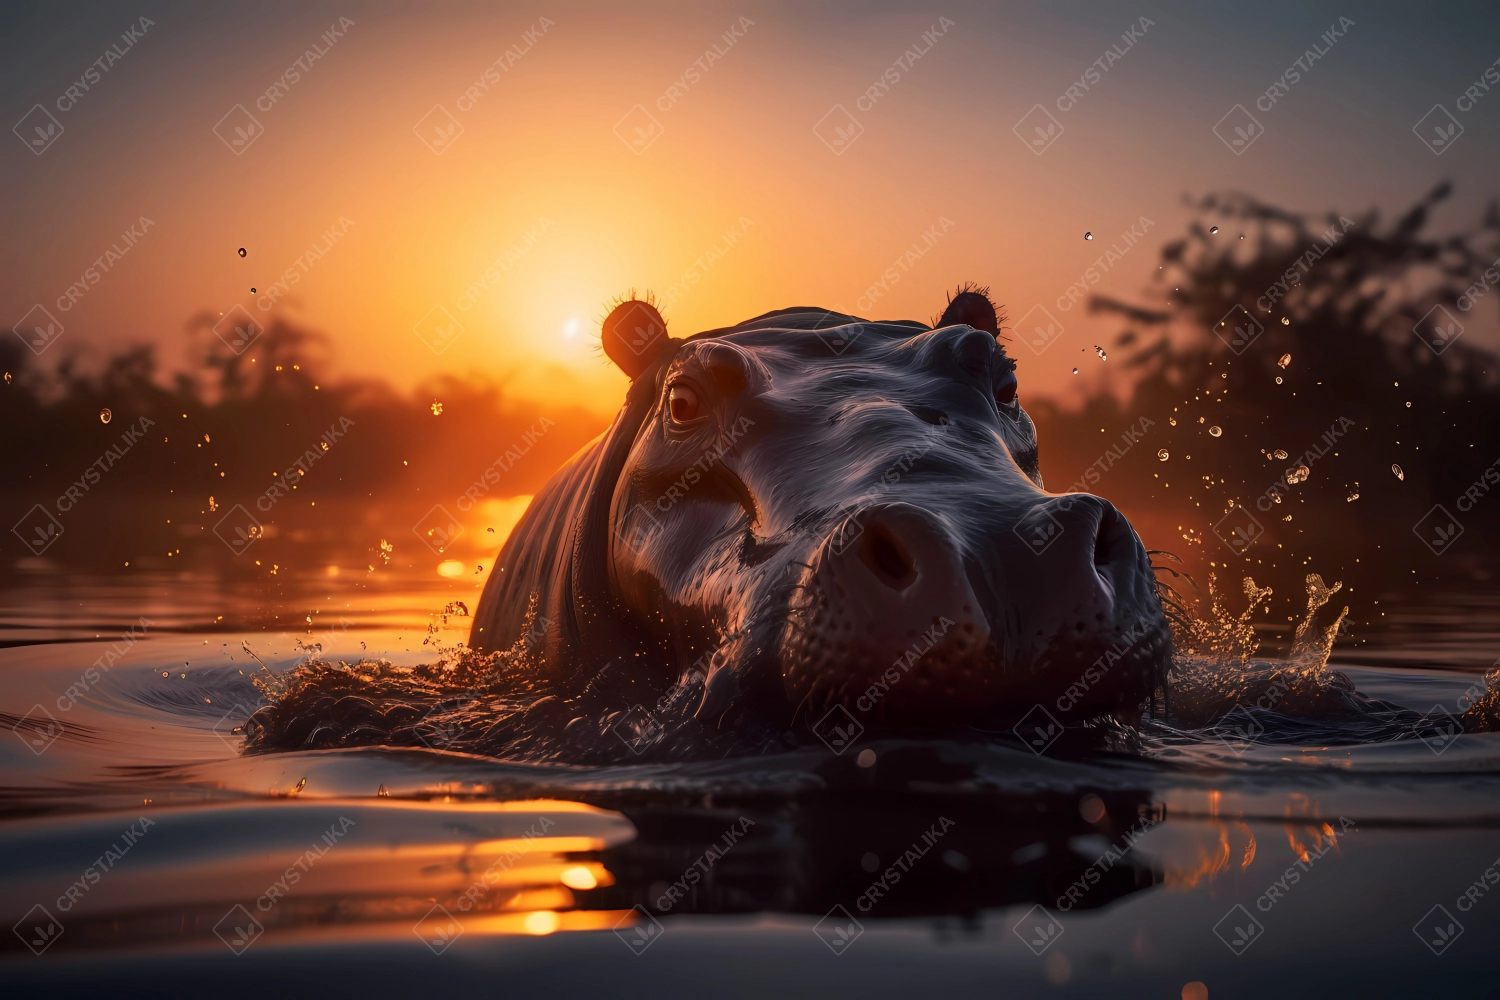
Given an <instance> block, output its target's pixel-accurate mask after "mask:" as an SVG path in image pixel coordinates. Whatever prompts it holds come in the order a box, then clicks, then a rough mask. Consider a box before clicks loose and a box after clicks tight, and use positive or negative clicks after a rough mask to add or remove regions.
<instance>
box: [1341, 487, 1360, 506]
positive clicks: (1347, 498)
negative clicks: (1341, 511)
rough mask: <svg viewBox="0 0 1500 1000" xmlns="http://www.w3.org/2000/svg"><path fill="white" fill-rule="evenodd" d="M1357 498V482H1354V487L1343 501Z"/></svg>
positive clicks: (1352, 500) (1351, 501) (1348, 501)
mask: <svg viewBox="0 0 1500 1000" xmlns="http://www.w3.org/2000/svg"><path fill="white" fill-rule="evenodd" d="M1358 499H1359V484H1358V483H1355V484H1354V489H1352V490H1350V491H1349V495H1348V496H1346V497H1345V498H1344V502H1345V503H1353V502H1354V501H1356V500H1358Z"/></svg>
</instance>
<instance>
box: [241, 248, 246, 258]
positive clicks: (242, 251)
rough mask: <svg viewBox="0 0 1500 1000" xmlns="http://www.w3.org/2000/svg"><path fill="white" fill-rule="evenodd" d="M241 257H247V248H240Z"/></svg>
mask: <svg viewBox="0 0 1500 1000" xmlns="http://www.w3.org/2000/svg"><path fill="white" fill-rule="evenodd" d="M240 256H241V257H243V256H245V248H244V247H240Z"/></svg>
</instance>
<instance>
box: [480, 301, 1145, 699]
mask: <svg viewBox="0 0 1500 1000" xmlns="http://www.w3.org/2000/svg"><path fill="white" fill-rule="evenodd" d="M602 337H603V345H604V350H605V353H606V354H607V355H608V356H609V357H610V359H611V360H612V361H614V362H615V363H616V364H617V365H618V366H619V367H620V368H621V369H622V370H623V371H624V372H625V373H626V374H627V375H628V376H630V378H631V379H632V384H631V386H630V389H629V392H628V394H627V397H626V401H625V404H624V406H623V408H622V409H621V410H620V413H619V414H618V415H617V416H616V418H615V420H614V422H613V424H612V425H611V426H610V428H609V429H608V431H606V432H605V433H604V434H603V435H602V436H601V437H599V438H598V439H596V440H595V441H594V442H592V443H591V444H589V445H588V446H586V447H585V448H584V449H583V450H581V451H580V452H579V453H578V454H577V455H576V456H574V457H573V458H572V459H571V460H570V461H569V462H568V463H567V465H566V466H564V467H563V468H562V469H561V470H560V471H559V472H558V473H557V474H556V476H554V477H553V479H552V480H551V481H550V482H549V483H548V484H547V486H546V487H545V488H544V489H543V490H542V491H541V492H540V493H538V495H537V496H536V499H535V500H534V501H533V503H532V505H531V507H530V509H529V510H528V511H527V512H526V514H525V516H524V517H523V518H522V520H521V521H520V523H519V524H518V525H517V527H516V528H515V530H514V532H513V533H512V534H511V536H510V537H509V539H508V540H507V542H506V543H505V546H504V548H503V550H502V551H501V553H500V556H499V559H498V561H497V563H496V568H495V571H494V572H493V573H492V574H491V576H490V578H489V580H488V582H487V584H486V586H485V589H484V592H483V596H482V598H481V600H480V603H479V606H478V608H477V609H476V612H475V620H474V625H473V628H472V631H471V638H470V643H471V645H472V646H473V647H475V648H476V649H479V650H503V649H506V648H510V647H512V646H513V645H514V644H515V643H516V642H517V641H518V639H520V638H521V637H522V636H523V634H526V633H530V634H532V635H536V636H539V637H540V641H539V643H538V645H537V647H536V648H537V654H538V655H537V660H538V663H539V666H538V667H537V669H540V670H542V671H544V672H545V673H546V674H547V675H548V677H549V679H550V681H551V682H552V683H553V684H555V685H556V687H557V689H559V690H562V691H567V690H579V689H582V688H584V687H585V686H587V685H588V684H589V683H590V682H591V680H592V679H593V678H594V677H595V676H596V675H597V674H598V673H599V672H600V671H601V669H604V668H606V667H607V668H608V669H609V670H612V671H616V672H618V671H625V672H628V673H629V674H630V675H631V676H633V677H639V678H644V679H646V680H648V681H649V685H650V687H651V688H652V689H655V690H661V689H665V688H667V687H669V686H671V685H672V684H674V683H677V682H679V681H681V680H682V679H683V678H685V677H688V676H689V675H693V674H701V675H705V676H704V677H703V683H702V684H701V690H702V694H701V697H699V696H698V695H697V691H696V689H695V691H694V700H695V703H696V704H695V713H696V716H697V718H698V719H699V720H701V721H704V722H707V723H709V724H711V725H717V726H719V727H721V728H722V727H725V726H730V725H734V724H736V723H738V722H743V721H745V720H746V719H750V718H755V719H759V720H762V721H764V722H766V723H768V724H770V725H771V726H773V727H786V726H791V725H795V724H797V723H798V722H799V721H800V722H801V723H803V724H806V723H807V722H808V721H809V720H810V719H816V718H818V717H819V716H822V715H823V714H824V713H826V712H827V711H829V710H830V709H831V708H832V707H833V706H836V705H843V706H845V707H846V708H849V709H851V710H852V709H855V708H856V707H857V709H858V711H859V712H861V713H864V714H863V715H862V716H861V717H862V718H868V719H871V720H874V721H877V722H879V723H880V724H888V725H905V724H912V725H927V724H949V723H973V724H980V725H987V724H992V723H994V724H998V723H1000V722H1002V721H1004V720H1012V721H1013V720H1014V719H1015V718H1018V717H1019V716H1020V715H1021V714H1023V713H1024V712H1025V711H1027V710H1028V709H1030V708H1031V707H1032V706H1033V705H1036V704H1038V703H1041V704H1044V705H1053V704H1054V703H1055V702H1056V701H1057V699H1058V698H1059V696H1061V695H1062V694H1063V693H1064V692H1069V698H1068V699H1067V702H1068V703H1070V704H1071V709H1070V713H1069V714H1070V718H1071V720H1072V721H1077V720H1080V719H1083V718H1087V717H1089V716H1091V715H1100V714H1108V713H1118V714H1122V715H1125V716H1127V717H1128V716H1130V715H1132V713H1135V712H1137V711H1138V709H1139V706H1140V705H1141V704H1142V702H1143V701H1145V700H1146V699H1147V698H1148V697H1150V696H1151V695H1152V693H1153V692H1154V691H1156V690H1157V688H1158V687H1159V686H1160V684H1161V681H1162V678H1163V675H1164V672H1165V669H1166V666H1167V663H1168V658H1169V655H1170V641H1169V638H1168V632H1167V629H1166V623H1165V621H1164V618H1163V615H1162V608H1161V605H1160V603H1159V601H1158V597H1157V593H1156V587H1155V581H1154V577H1153V574H1152V570H1151V567H1150V565H1149V563H1148V560H1147V555H1146V552H1145V550H1144V548H1143V546H1142V545H1141V542H1140V540H1139V538H1138V537H1137V536H1136V534H1135V531H1134V530H1133V529H1132V528H1131V526H1130V524H1129V522H1128V521H1127V520H1126V519H1125V518H1124V517H1123V516H1122V515H1121V514H1120V512H1119V511H1117V510H1116V509H1115V508H1114V507H1113V506H1112V505H1111V504H1110V503H1109V502H1108V501H1106V500H1103V499H1100V498H1098V497H1095V496H1091V495H1087V494H1068V495H1054V494H1050V493H1047V492H1045V491H1044V489H1043V487H1042V476H1041V471H1040V467H1039V463H1038V452H1037V444H1036V431H1035V428H1034V426H1033V425H1032V422H1031V419H1030V418H1029V417H1028V416H1027V414H1026V411H1025V410H1024V409H1022V407H1021V404H1020V401H1019V397H1018V381H1017V371H1016V363H1015V361H1014V360H1013V359H1012V358H1011V357H1010V356H1009V355H1008V354H1007V352H1006V349H1005V344H1004V337H1003V335H1001V332H1000V326H999V321H998V317H997V314H996V310H995V308H994V306H993V305H992V304H991V303H990V301H989V299H988V296H987V294H986V293H985V292H984V290H962V291H961V292H960V293H959V294H958V295H956V296H955V297H954V298H953V299H952V300H951V301H950V302H949V304H948V306H947V309H946V310H945V311H944V312H943V314H942V316H941V318H940V319H938V320H937V321H936V323H935V324H933V325H932V326H928V325H926V324H923V323H918V322H911V321H894V322H893V321H882V322H870V321H866V320H862V319H858V318H856V317H853V316H847V315H843V314H839V313H832V312H829V311H827V310H823V309H816V308H808V307H798V308H792V309H782V310H778V311H776V312H771V313H767V314H765V315H763V316H759V317H756V318H754V319H751V320H747V321H745V322H743V323H740V324H738V325H736V326H733V327H729V328H725V329H719V330H710V331H706V332H703V333H699V334H696V335H694V336H691V337H687V338H685V339H678V338H674V337H671V336H669V335H668V333H667V330H666V324H665V323H664V322H663V320H662V318H661V316H660V314H659V313H658V312H657V310H656V309H655V308H654V307H653V306H652V305H651V304H650V303H649V302H644V301H638V300H629V301H626V302H623V303H622V304H620V305H619V306H618V307H617V308H615V309H614V310H613V311H612V312H611V313H610V315H609V316H608V317H607V318H606V320H605V322H604V326H603V331H602ZM1106 653H1108V659H1107V660H1101V657H1102V656H1104V655H1105V654H1106ZM1101 663H1102V664H1103V669H1102V670H1101V669H1100V664H1101ZM1091 665H1093V669H1092V672H1091V673H1089V674H1088V675H1087V676H1085V672H1086V671H1088V670H1089V669H1090V667H1091Z"/></svg>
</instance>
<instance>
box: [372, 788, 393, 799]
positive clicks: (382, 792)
mask: <svg viewBox="0 0 1500 1000" xmlns="http://www.w3.org/2000/svg"><path fill="white" fill-rule="evenodd" d="M375 794H376V795H378V796H380V797H381V798H382V799H388V798H390V797H391V790H390V789H389V788H387V787H385V785H381V786H380V787H379V788H377V789H376V790H375Z"/></svg>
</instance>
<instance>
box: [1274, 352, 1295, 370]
mask: <svg viewBox="0 0 1500 1000" xmlns="http://www.w3.org/2000/svg"><path fill="white" fill-rule="evenodd" d="M1291 363H1292V356H1291V355H1290V354H1283V355H1282V356H1281V357H1279V358H1277V359H1276V364H1277V366H1278V367H1281V368H1285V367H1286V366H1287V365H1289V364H1291Z"/></svg>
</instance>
